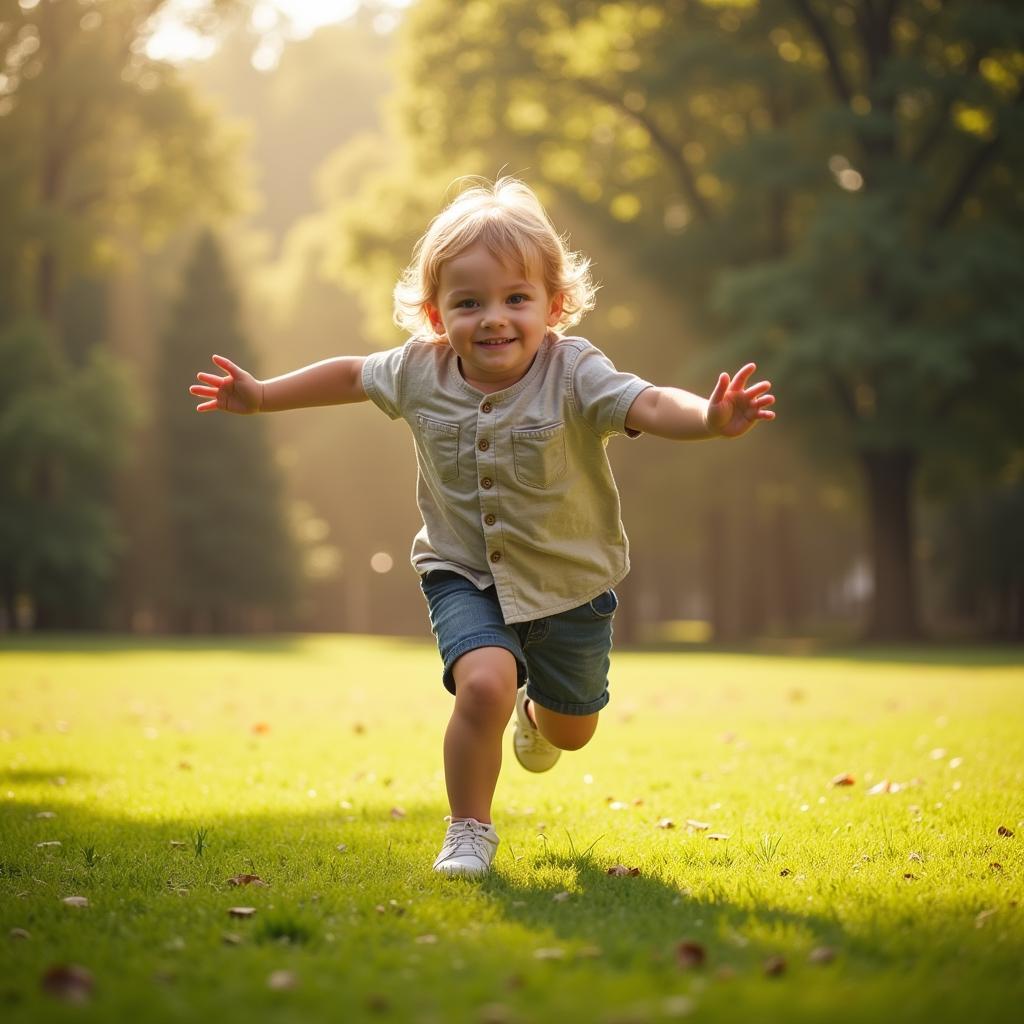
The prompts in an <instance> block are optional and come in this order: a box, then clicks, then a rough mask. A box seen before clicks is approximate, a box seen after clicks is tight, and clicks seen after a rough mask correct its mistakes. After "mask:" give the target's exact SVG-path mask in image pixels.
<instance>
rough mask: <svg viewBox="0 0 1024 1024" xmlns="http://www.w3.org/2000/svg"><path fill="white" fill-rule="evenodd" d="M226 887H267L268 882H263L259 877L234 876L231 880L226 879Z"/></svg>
mask: <svg viewBox="0 0 1024 1024" xmlns="http://www.w3.org/2000/svg"><path fill="white" fill-rule="evenodd" d="M226 882H227V884H228V885H263V886H265V885H269V884H270V883H269V882H264V881H263V879H262V878H260V876H259V875H235V876H233V877H232V878H228V879H226Z"/></svg>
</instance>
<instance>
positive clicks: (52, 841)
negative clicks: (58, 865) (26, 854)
mask: <svg viewBox="0 0 1024 1024" xmlns="http://www.w3.org/2000/svg"><path fill="white" fill-rule="evenodd" d="M46 846H60V840H59V839H47V840H45V841H44V842H42V843H36V849H37V850H41V849H42V848H43V847H46Z"/></svg>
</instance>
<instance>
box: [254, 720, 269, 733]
mask: <svg viewBox="0 0 1024 1024" xmlns="http://www.w3.org/2000/svg"><path fill="white" fill-rule="evenodd" d="M252 731H253V732H254V733H255V734H256V735H257V736H265V735H266V734H267V733H268V732H270V723H269V722H254V723H253V725H252Z"/></svg>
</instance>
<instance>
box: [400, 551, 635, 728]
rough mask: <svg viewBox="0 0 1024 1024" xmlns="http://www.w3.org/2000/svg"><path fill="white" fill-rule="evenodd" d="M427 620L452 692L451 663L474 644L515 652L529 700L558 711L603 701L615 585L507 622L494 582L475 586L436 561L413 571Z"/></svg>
mask: <svg viewBox="0 0 1024 1024" xmlns="http://www.w3.org/2000/svg"><path fill="white" fill-rule="evenodd" d="M420 586H421V587H422V588H423V594H424V596H425V597H426V599H427V605H428V607H429V608H430V627H431V629H432V630H433V633H434V636H435V637H436V638H437V647H438V650H439V651H440V652H441V659H442V661H443V662H444V675H443V677H442V679H443V681H444V685H445V688H446V689H447V690H448V691H449V692H450V693H454V692H455V680H454V678H453V676H452V666H454V664H455V662H456V661H457V660H458V659H459V658H460V657H461V656H462V655H463V654H466V653H467V652H468V651H474V650H476V649H477V648H478V647H504V648H505V650H506V651H509V652H511V654H512V656H513V657H514V658H515V659H516V665H517V667H518V685H519V686H523V685H524V684H525V686H526V692H527V695H528V696H529V698H530V700H533V701H536V702H537V703H538V704H539V705H540V706H541V707H544V708H548V709H549V710H551V711H557V712H559V713H561V714H563V715H592V714H594V713H595V712H597V711H600V710H601V708H603V707H604V706H605V705H606V704H607V703H608V662H609V657H608V656H609V654H610V653H611V649H612V618H613V617H614V615H615V609H616V608H617V607H618V603H619V602H618V598H617V597H616V596H615V591H614V590H606V591H605V592H604V593H603V594H600V595H598V596H597V597H595V598H594V600H593V601H588V602H587V603H586V604H582V605H580V606H579V607H578V608H570V609H569V611H567V612H559V613H558V614H557V615H551V616H549V617H547V618H544V619H534V620H533V621H532V622H514V623H512V625H510V626H509V625H506V624H505V619H504V617H503V616H502V614H501V606H500V605H499V604H498V597H497V593H496V591H495V589H494V587H493V586H491V587H488V588H487V589H486V590H478V589H477V587H476V585H475V584H473V583H472V582H470V581H469V580H468V579H466V578H465V576H460V575H459V574H458V573H455V572H447V571H446V570H443V569H435V570H433V571H431V572H428V573H426V574H425V575H424V576H421V577H420Z"/></svg>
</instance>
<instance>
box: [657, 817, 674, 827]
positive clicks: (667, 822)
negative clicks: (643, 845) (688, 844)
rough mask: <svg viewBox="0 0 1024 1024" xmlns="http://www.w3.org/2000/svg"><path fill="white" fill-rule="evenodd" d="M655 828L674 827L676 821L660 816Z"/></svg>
mask: <svg viewBox="0 0 1024 1024" xmlns="http://www.w3.org/2000/svg"><path fill="white" fill-rule="evenodd" d="M655 827H656V828H675V827H676V823H675V822H674V821H673V820H672V819H671V818H660V819H659V820H658V823H657V825H656V826H655Z"/></svg>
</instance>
